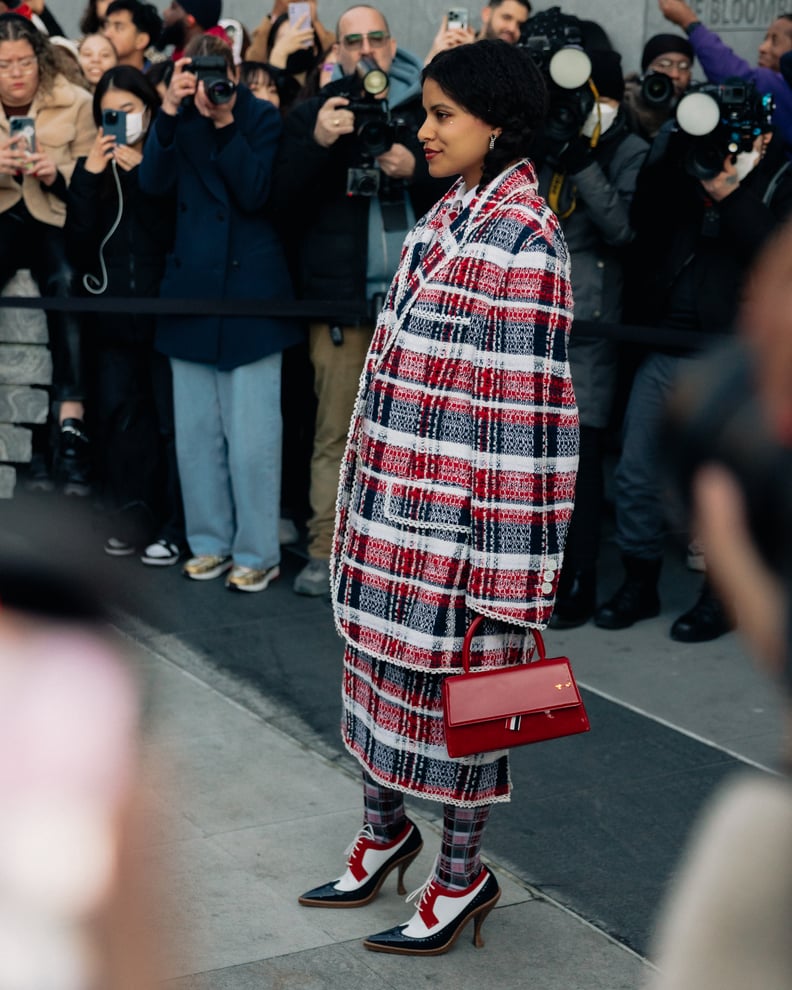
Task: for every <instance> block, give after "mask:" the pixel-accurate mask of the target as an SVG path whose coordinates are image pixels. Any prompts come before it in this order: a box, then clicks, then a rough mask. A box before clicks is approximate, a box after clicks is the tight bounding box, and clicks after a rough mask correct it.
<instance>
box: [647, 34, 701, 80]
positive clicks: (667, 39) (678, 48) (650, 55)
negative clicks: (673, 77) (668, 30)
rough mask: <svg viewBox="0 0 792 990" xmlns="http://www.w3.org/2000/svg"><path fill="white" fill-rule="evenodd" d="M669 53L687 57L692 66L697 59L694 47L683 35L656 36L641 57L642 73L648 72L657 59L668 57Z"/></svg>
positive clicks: (649, 42) (649, 41)
mask: <svg viewBox="0 0 792 990" xmlns="http://www.w3.org/2000/svg"><path fill="white" fill-rule="evenodd" d="M669 52H676V53H677V54H678V55H685V56H686V57H687V59H688V60H689V61H690V63H691V64H692V63H693V59H694V58H695V53H694V52H693V45H691V43H690V42H689V41H688V40H687V38H683V37H682V35H681V34H656V35H654V36H653V37H651V38H650V39H649V40H648V41H647V42H646V44H645V45H644V50H643V55H642V56H641V72H646V69H647V66H649V65H651V64H652V62H654V60H655V59H656V58H660V56H661V55H667V54H668V53H669Z"/></svg>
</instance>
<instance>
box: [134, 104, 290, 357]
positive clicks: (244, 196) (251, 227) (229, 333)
mask: <svg viewBox="0 0 792 990" xmlns="http://www.w3.org/2000/svg"><path fill="white" fill-rule="evenodd" d="M280 129H281V125H280V116H279V114H278V111H277V110H276V109H275V107H274V106H272V104H271V103H266V102H264V101H261V100H257V99H255V97H253V95H252V94H251V93H250V91H249V90H248V89H246V88H245V87H244V86H240V87H239V89H238V91H237V101H236V104H235V106H234V123H233V124H230V125H229V126H228V127H226V128H221V129H220V130H216V129H215V127H214V126H213V124H212V123H211V121H209V120H207V119H206V118H204V117H202V116H201V115H200V114H199V113H198V112H197V110H196V109H195V108H194V107H193V106H188V107H185V108H183V109H182V110H180V112H179V114H178V116H177V117H169V116H167V115H166V114H164V113H162V111H160V113H159V115H158V117H157V119H156V122H155V126H154V127H153V128H152V129H151V132H150V134H149V136H148V139H147V141H146V146H145V152H144V156H143V162H142V164H141V166H140V187H141V189H142V190H143V191H144V192H147V193H149V194H150V195H155V196H164V195H168V194H171V195H175V196H176V200H177V206H176V237H175V242H174V246H173V251H172V253H171V254H170V255H169V257H168V260H167V265H166V270H165V276H164V278H163V281H162V286H161V288H160V297H161V298H163V299H278V300H283V299H290V298H292V287H291V281H290V278H289V274H288V269H287V266H286V259H285V256H284V253H283V249H282V247H281V243H280V240H279V238H278V235H277V234H276V232H275V229H274V228H273V226H272V224H271V223H270V221H269V220H268V219H267V218H266V216H265V212H264V208H265V205H266V202H267V199H268V197H269V191H270V178H271V175H272V163H273V159H274V156H275V150H276V148H277V143H278V139H279V137H280ZM300 336H301V330H300V328H299V324H298V323H297V322H296V321H291V320H286V319H283V318H272V317H265V316H261V317H259V316H253V317H247V316H246V317H238V316H237V317H223V316H162V317H160V318H159V320H158V322H157V336H156V347H157V349H158V350H159V351H161V352H162V353H163V354H167V355H168V356H169V357H175V358H181V359H182V360H185V361H198V362H202V363H205V364H213V365H215V366H216V367H217V368H218V370H220V371H229V370H231V369H233V368H236V367H239V366H240V365H243V364H250V363H252V362H253V361H258V360H260V359H261V358H263V357H266V356H267V355H268V354H272V353H275V352H277V351H282V350H283V349H284V348H286V347H289V346H290V345H291V344H294V343H296V342H297V341H298V340H299V339H300Z"/></svg>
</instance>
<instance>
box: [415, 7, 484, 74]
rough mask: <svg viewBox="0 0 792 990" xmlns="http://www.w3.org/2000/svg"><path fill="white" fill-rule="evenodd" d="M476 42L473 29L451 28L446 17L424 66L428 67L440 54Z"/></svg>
mask: <svg viewBox="0 0 792 990" xmlns="http://www.w3.org/2000/svg"><path fill="white" fill-rule="evenodd" d="M475 40H476V32H475V31H474V30H473V28H469V27H467V28H450V29H449V27H448V17H447V16H446V17H444V18H443V20H442V23H441V24H440V29H439V30H438V32H437V34H436V35H435V37H434V41H433V42H432V45H431V48H430V49H429V54H428V55H427V56H426V60H425V62H424V65H428V64H429V63H430V62H431V61H432V59H433V58H434V57H435V55H437V53H438V52H444V51H447V50H448V49H449V48H459V46H460V45H469V44H471V43H472V42H474V41H475Z"/></svg>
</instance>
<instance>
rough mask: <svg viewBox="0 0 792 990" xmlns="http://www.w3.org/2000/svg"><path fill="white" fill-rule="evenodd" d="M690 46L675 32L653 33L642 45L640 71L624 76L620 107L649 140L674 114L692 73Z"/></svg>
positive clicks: (631, 124) (637, 130) (637, 132)
mask: <svg viewBox="0 0 792 990" xmlns="http://www.w3.org/2000/svg"><path fill="white" fill-rule="evenodd" d="M693 62H694V55H693V46H692V45H691V44H690V42H689V41H688V40H687V39H686V38H683V37H682V36H681V35H678V34H655V35H653V37H651V38H650V39H649V40H648V41H647V42H646V44H645V45H644V50H643V53H642V54H641V75H640V76H639V75H638V74H637V73H630V75H628V76H627V77H626V79H625V87H624V108H625V110H626V112H627V117H628V120H629V122H630V126H631V127H632V129H633V130H634V131H635V133H636V134H639V135H640V136H641V137H642V138H644V140H646V141H652V140H653V139H654V137H655V136H656V135H657V132H658V131H659V130H660V128H661V127H662V126H663V124H665V123H666V122H667V121H669V120H671V119H672V118H673V116H674V109H675V108H676V105H677V103H678V102H679V100H680V98H681V97H682V95H683V94H684V93H685V91H686V90H687V88H688V86H690V83H691V80H692V77H693Z"/></svg>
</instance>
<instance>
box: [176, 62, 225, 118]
mask: <svg viewBox="0 0 792 990" xmlns="http://www.w3.org/2000/svg"><path fill="white" fill-rule="evenodd" d="M184 71H185V72H194V73H195V75H196V76H197V78H198V82H203V84H204V90H205V92H206V97H207V99H208V100H209V102H210V103H214V105H215V106H221V105H222V104H223V103H228V101H229V100H230V99H231V97H232V96H233V95H234V92H235V91H236V84H235V83H234V82H233V81H232V80H231V79H229V78H228V64H227V62H226V60H225V59H224V58H223V56H222V55H196V56H195V58H194V59H193V60H192V61H191V62H190V63H189V64H188V65H185V67H184Z"/></svg>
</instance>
